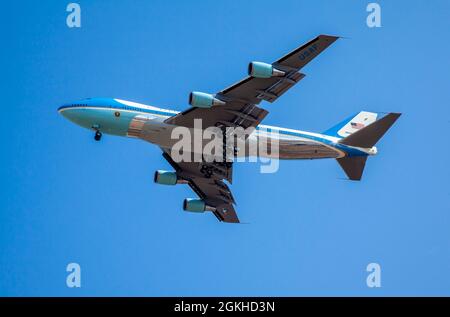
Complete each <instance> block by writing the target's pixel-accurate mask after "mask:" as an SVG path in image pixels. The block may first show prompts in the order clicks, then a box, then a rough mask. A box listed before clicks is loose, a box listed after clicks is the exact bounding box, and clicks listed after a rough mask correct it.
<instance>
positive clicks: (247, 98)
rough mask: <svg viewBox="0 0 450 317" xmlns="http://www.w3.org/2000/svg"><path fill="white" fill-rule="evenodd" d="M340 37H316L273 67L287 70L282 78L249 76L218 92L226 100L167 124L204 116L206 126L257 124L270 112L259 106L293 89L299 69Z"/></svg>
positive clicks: (184, 123)
mask: <svg viewBox="0 0 450 317" xmlns="http://www.w3.org/2000/svg"><path fill="white" fill-rule="evenodd" d="M337 39H338V37H336V36H329V35H319V36H318V37H316V38H315V39H313V40H311V41H309V42H308V43H306V44H304V45H302V46H300V47H299V48H297V49H295V50H293V51H292V52H290V53H289V54H287V55H285V56H283V57H282V58H280V59H279V60H277V61H276V62H274V63H272V66H273V67H274V68H276V69H279V70H281V71H283V72H284V73H285V75H284V76H281V77H269V78H256V77H253V76H248V77H246V78H245V79H243V80H241V81H239V82H238V83H236V84H234V85H232V86H230V87H228V88H226V89H224V90H222V91H220V92H218V93H217V94H216V95H215V96H216V97H217V98H218V99H220V100H222V101H224V102H225V104H224V105H221V106H213V107H211V108H208V109H205V108H199V107H191V108H189V109H187V110H186V111H183V112H181V113H179V114H178V115H176V116H174V117H171V118H169V119H167V120H166V122H167V123H170V124H175V125H181V126H185V127H193V124H194V123H193V122H194V119H199V118H200V119H202V125H203V127H210V126H225V127H237V126H239V127H243V128H244V129H246V128H248V127H251V126H253V127H255V126H257V125H258V124H259V123H260V122H261V121H262V120H263V119H264V117H265V116H266V115H267V113H268V112H267V111H266V110H264V109H262V108H260V107H258V106H257V105H258V104H259V103H260V102H261V101H262V100H266V101H269V102H274V101H275V100H277V99H278V98H279V97H280V96H281V95H283V94H284V93H285V92H286V91H287V90H288V89H289V88H291V87H292V86H294V85H295V84H296V83H298V82H299V81H300V80H301V79H302V78H304V77H305V75H304V74H302V73H300V72H299V70H300V69H301V68H302V67H303V66H305V65H306V64H308V63H309V62H310V61H311V60H312V59H313V58H315V57H316V56H317V55H319V54H320V53H321V52H322V51H324V50H325V49H326V48H327V47H328V46H330V45H331V44H332V43H333V42H335V41H336V40H337Z"/></svg>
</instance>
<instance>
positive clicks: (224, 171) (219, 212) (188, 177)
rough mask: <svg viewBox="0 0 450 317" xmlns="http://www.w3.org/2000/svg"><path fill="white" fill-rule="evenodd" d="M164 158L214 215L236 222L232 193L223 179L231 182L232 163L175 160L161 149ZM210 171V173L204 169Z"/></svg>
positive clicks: (224, 220)
mask: <svg viewBox="0 0 450 317" xmlns="http://www.w3.org/2000/svg"><path fill="white" fill-rule="evenodd" d="M163 156H164V158H165V159H166V160H167V161H168V162H169V163H170V165H172V167H173V168H174V169H175V171H176V173H177V176H178V177H179V178H180V179H182V180H184V181H186V182H187V184H188V185H189V186H190V187H191V188H192V190H193V191H194V192H195V193H196V194H197V195H198V196H199V197H200V198H201V199H202V200H203V201H204V202H205V205H206V206H208V207H209V210H211V211H212V212H213V213H214V215H215V216H216V217H217V219H219V221H223V222H231V223H238V222H239V218H238V217H237V214H236V211H235V210H234V206H233V204H234V203H235V200H234V197H233V194H232V193H231V191H230V189H229V188H228V186H227V185H226V184H225V182H224V181H223V180H227V181H228V182H230V183H231V181H232V179H231V175H232V163H230V162H228V163H218V162H212V163H206V162H179V163H177V162H175V161H174V160H173V159H172V157H171V156H170V153H169V151H167V150H164V149H163ZM208 170H209V171H211V172H210V173H208V172H206V173H205V171H208Z"/></svg>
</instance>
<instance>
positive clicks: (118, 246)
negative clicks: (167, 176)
mask: <svg viewBox="0 0 450 317" xmlns="http://www.w3.org/2000/svg"><path fill="white" fill-rule="evenodd" d="M68 2H69V1H43V2H40V3H37V2H36V1H8V3H2V10H1V11H2V13H1V14H2V18H1V19H0V33H1V38H2V44H1V47H2V49H1V52H0V54H1V59H0V69H1V70H2V71H1V73H2V76H1V77H0V90H1V97H2V98H1V99H2V101H1V106H0V107H1V108H0V109H1V115H0V129H1V133H0V140H1V156H0V197H1V199H0V295H11V296H12V295H37V296H44V295H62V296H79V295H152V296H160V295H289V296H295V295H364V296H372V295H373V296H379V295H450V274H449V271H450V252H449V251H450V231H449V227H450V215H449V213H450V208H449V188H448V187H449V186H448V180H449V177H450V175H449V165H448V164H449V163H448V160H449V154H450V150H449V143H448V136H449V135H448V131H449V122H450V121H449V120H450V119H449V117H450V108H449V97H450V96H449V74H450V62H449V56H450V43H449V41H448V38H449V34H448V31H449V30H450V20H449V15H450V4H449V2H448V1H438V0H436V1H433V2H432V4H430V3H429V2H425V1H420V0H417V1H379V3H380V4H381V6H382V28H378V29H370V28H368V27H367V26H366V23H365V20H366V16H367V14H368V13H367V12H366V10H365V8H366V5H367V3H368V2H369V1H189V2H188V1H78V2H79V3H80V5H81V8H82V27H81V28H80V29H69V28H68V27H67V26H66V24H65V23H66V22H65V21H66V16H67V13H66V11H65V8H66V5H67V3H68ZM321 33H325V34H335V35H341V36H346V37H349V38H350V39H343V40H339V41H338V42H336V43H335V44H334V45H333V46H332V47H330V48H329V49H328V50H327V51H326V52H325V53H323V54H322V55H320V56H319V57H318V58H317V59H315V60H314V61H313V62H312V63H311V64H309V65H308V66H307V67H305V68H304V69H303V71H304V72H305V73H306V74H307V77H306V78H305V79H304V80H303V81H302V82H301V83H300V84H299V85H298V86H296V87H295V88H293V89H291V90H290V91H289V92H288V93H286V94H285V95H284V96H283V97H282V98H280V100H278V101H277V102H276V103H274V104H267V103H265V104H264V106H265V107H266V109H268V110H269V111H270V114H269V115H268V117H267V118H266V120H265V123H267V124H273V125H279V126H285V127H290V128H297V129H302V130H311V131H318V132H320V131H323V130H325V129H327V128H329V127H330V126H332V125H333V124H335V123H337V122H339V121H340V120H342V119H343V118H346V117H347V116H348V115H350V114H352V113H355V112H358V111H360V110H373V111H386V112H387V111H398V112H402V113H403V116H402V117H401V118H400V120H399V121H398V123H397V124H396V125H395V126H394V127H393V129H392V130H390V131H389V132H388V134H387V135H386V136H385V137H384V138H383V139H382V141H381V142H380V143H379V144H378V148H379V155H378V156H377V157H374V158H370V159H369V161H368V164H367V168H366V171H365V175H364V178H363V180H362V181H361V182H359V183H357V182H356V183H355V182H350V181H346V180H344V174H343V172H342V171H341V169H340V168H339V166H338V164H337V163H336V162H335V161H334V160H317V161H283V162H281V166H280V170H279V172H278V173H275V174H260V173H259V165H257V164H254V163H243V164H237V165H236V166H235V170H234V184H233V186H232V189H233V191H234V193H235V196H236V199H237V201H238V206H237V208H238V211H239V215H240V217H241V220H242V221H244V222H249V223H250V224H248V225H227V224H221V223H219V222H217V220H216V219H215V217H213V216H212V215H208V214H205V215H196V214H189V213H185V212H183V211H182V210H181V203H182V200H183V199H184V198H185V197H192V195H193V193H192V192H191V191H190V190H189V188H187V187H186V186H177V187H176V188H174V187H164V186H158V185H155V184H154V183H153V180H152V178H153V172H154V170H155V169H159V168H163V169H164V168H169V166H168V163H167V162H165V160H164V159H163V158H162V156H161V153H160V150H159V149H158V148H157V147H155V146H152V145H150V144H147V143H145V142H143V141H139V140H134V139H126V138H119V137H112V136H107V135H106V136H104V138H103V140H102V142H99V143H98V142H95V141H94V139H93V134H92V133H91V132H90V131H87V130H84V129H82V128H80V127H78V126H75V125H73V124H71V123H70V122H68V121H67V120H65V119H64V118H62V117H61V116H60V115H59V114H58V113H57V111H56V109H57V107H58V106H59V105H61V104H63V103H66V102H70V101H74V100H78V99H81V98H85V97H95V96H98V97H118V98H122V99H127V100H132V101H137V102H142V103H147V104H151V105H155V106H160V107H168V108H174V109H177V110H183V109H185V108H186V107H187V96H188V94H189V92H190V91H192V90H199V91H205V92H216V91H218V90H220V89H222V88H224V87H226V86H228V85H230V84H232V83H234V82H236V81H237V80H239V79H241V78H242V77H243V76H245V75H246V67H247V63H248V62H249V61H251V60H261V61H268V62H271V61H273V60H275V59H277V58H278V57H280V56H281V55H283V54H285V53H287V52H288V51H290V50H291V49H294V48H295V47H297V46H299V45H300V44H303V43H304V42H306V41H308V40H310V39H311V38H313V37H315V36H316V35H318V34H321ZM194 197H195V195H194ZM70 262H77V263H79V264H80V265H81V268H82V287H81V288H80V289H69V288H67V287H66V283H65V280H66V275H67V273H66V271H65V268H66V265H67V264H68V263H70ZM370 262H377V263H379V264H380V265H381V267H382V287H381V288H379V289H370V288H368V287H367V286H366V276H367V272H366V271H365V269H366V266H367V264H368V263H370Z"/></svg>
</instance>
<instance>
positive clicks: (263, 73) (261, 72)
mask: <svg viewBox="0 0 450 317" xmlns="http://www.w3.org/2000/svg"><path fill="white" fill-rule="evenodd" d="M248 74H249V75H250V76H252V77H256V78H270V77H282V76H284V75H285V74H286V73H285V72H283V71H281V70H279V69H276V68H274V67H273V66H272V65H271V64H267V63H262V62H251V63H250V64H248Z"/></svg>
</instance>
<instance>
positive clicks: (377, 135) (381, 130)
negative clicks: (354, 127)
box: [339, 113, 401, 148]
mask: <svg viewBox="0 0 450 317" xmlns="http://www.w3.org/2000/svg"><path fill="white" fill-rule="evenodd" d="M400 115H401V113H389V114H388V115H386V116H384V117H383V118H381V119H380V120H377V121H375V122H373V123H371V124H369V125H368V126H366V127H364V128H362V129H361V130H358V131H356V132H354V133H353V134H351V135H349V136H348V137H346V138H344V139H342V140H340V141H339V143H342V144H345V145H349V146H356V147H361V148H371V147H372V146H374V145H375V144H376V143H377V142H378V140H380V139H381V137H382V136H383V135H384V134H385V133H386V131H387V130H388V129H389V128H390V127H391V126H392V125H393V124H394V122H395V121H396V120H397V119H398V118H399V117H400Z"/></svg>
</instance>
